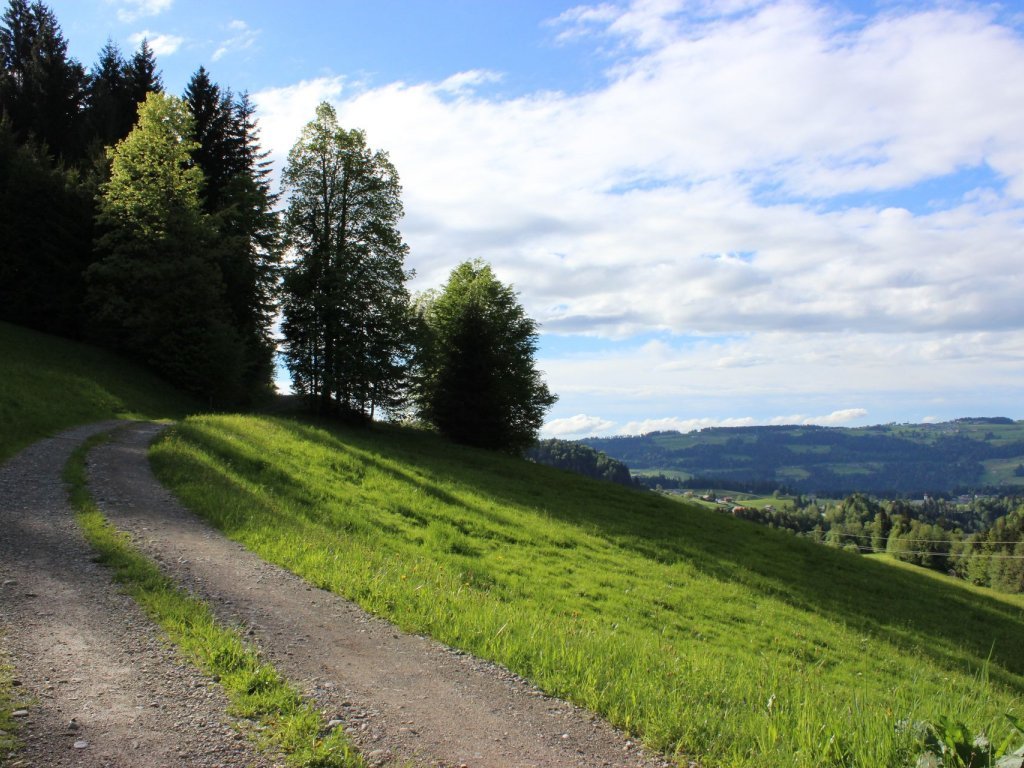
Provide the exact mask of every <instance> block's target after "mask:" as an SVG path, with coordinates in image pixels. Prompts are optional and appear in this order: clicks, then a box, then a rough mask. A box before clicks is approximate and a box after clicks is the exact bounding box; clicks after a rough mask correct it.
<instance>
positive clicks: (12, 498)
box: [0, 422, 272, 768]
mask: <svg viewBox="0 0 1024 768" xmlns="http://www.w3.org/2000/svg"><path fill="white" fill-rule="evenodd" d="M121 424H124V422H105V423H101V424H94V425H90V426H87V427H79V428H76V429H72V430H69V431H67V432H64V433H62V434H60V435H58V436H57V437H54V438H50V439H47V440H43V441H41V442H39V443H37V444H35V445H33V446H31V447H30V448H28V449H26V450H24V451H22V452H21V453H19V454H18V455H17V456H14V457H13V458H11V459H10V460H9V461H7V462H6V463H4V464H3V465H0V648H2V649H3V651H4V652H5V653H4V655H5V656H6V657H7V658H8V660H9V661H10V662H11V663H12V665H13V667H14V677H15V680H16V682H17V684H18V685H19V686H20V688H19V691H20V693H21V694H24V696H23V698H24V700H26V701H28V702H29V703H28V705H27V706H26V707H25V710H26V712H25V714H24V715H23V716H21V717H20V718H19V719H20V720H21V722H22V726H21V729H20V731H19V737H20V738H21V740H22V741H23V742H24V744H25V748H24V749H23V750H21V751H20V752H18V753H17V754H16V755H15V756H14V757H13V758H12V760H11V761H10V766H12V768H13V767H14V766H81V767H82V768H93V767H94V766H95V767H96V768H99V767H101V766H103V767H106V768H121V767H122V766H123V767H124V768H128V766H144V767H148V766H154V767H162V766H167V767H168V768H171V767H172V766H173V767H174V768H178V767H179V766H200V767H202V766H270V765H271V764H272V763H271V762H269V761H268V760H266V759H265V758H262V757H259V756H258V755H256V754H255V753H254V752H253V751H252V749H251V747H250V745H249V743H248V741H247V740H246V739H243V738H242V737H241V736H240V735H239V734H238V733H237V732H236V731H235V730H234V729H233V728H232V727H231V723H230V721H229V720H228V718H227V717H226V715H225V709H226V706H227V701H226V699H224V697H223V695H222V694H221V693H220V690H219V688H218V687H217V686H215V685H212V684H210V683H209V682H208V681H207V680H206V678H204V677H203V676H201V675H200V674H199V673H198V672H196V671H195V670H194V669H193V668H192V667H190V666H189V665H187V664H185V663H183V662H182V661H181V660H180V659H179V658H177V656H176V655H175V653H174V652H173V651H172V650H171V649H170V648H169V647H168V646H167V645H166V644H165V643H164V642H163V641H162V640H161V638H160V635H159V631H158V630H157V629H156V628H155V627H154V625H153V624H152V623H151V622H150V621H149V620H148V619H147V618H146V616H145V615H144V614H143V613H142V611H141V610H140V609H139V608H138V607H137V606H136V605H135V603H134V602H133V601H132V600H131V599H130V598H129V597H127V596H125V595H123V594H120V593H119V592H118V591H117V589H116V587H115V586H114V585H113V584H112V582H111V572H110V570H109V569H106V568H104V567H102V566H100V565H97V564H96V563H94V562H93V561H92V557H93V553H92V551H91V550H90V548H89V546H88V544H87V543H86V541H85V539H84V537H83V536H82V533H81V531H80V529H79V528H78V525H77V524H76V523H75V520H74V515H73V512H72V510H71V508H70V506H69V504H68V502H67V495H66V491H65V488H64V485H63V483H62V482H61V479H60V474H61V471H62V469H63V467H64V464H65V462H66V461H67V459H68V457H69V456H70V454H71V452H72V451H73V450H74V448H75V447H77V446H78V445H79V444H80V443H81V442H82V441H83V440H85V439H86V438H87V437H88V436H90V435H92V434H95V433H97V432H101V431H104V430H109V429H111V428H113V427H116V426H119V425H121ZM134 434H137V432H135V433H133V435H134Z"/></svg>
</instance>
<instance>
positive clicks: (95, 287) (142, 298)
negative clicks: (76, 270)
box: [87, 93, 242, 405]
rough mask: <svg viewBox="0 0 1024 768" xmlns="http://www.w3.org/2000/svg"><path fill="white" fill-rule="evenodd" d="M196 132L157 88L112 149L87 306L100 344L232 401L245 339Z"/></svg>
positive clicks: (192, 388) (212, 398) (180, 107)
mask: <svg viewBox="0 0 1024 768" xmlns="http://www.w3.org/2000/svg"><path fill="white" fill-rule="evenodd" d="M192 133H193V126H192V117H191V115H190V113H189V111H188V108H187V107H186V106H185V104H184V103H183V102H182V101H181V100H180V99H178V98H175V97H173V96H165V95H163V94H161V93H150V94H149V95H148V96H147V98H146V100H145V102H144V103H143V104H142V106H141V107H140V108H139V114H138V121H137V123H136V126H135V128H134V129H132V132H131V133H129V134H128V136H127V137H126V138H125V139H124V140H123V141H121V142H119V143H118V144H117V146H116V147H114V148H112V149H111V150H110V152H109V155H110V179H109V181H107V182H106V183H105V184H103V185H102V187H101V197H100V200H99V216H98V221H99V224H100V226H101V227H102V229H103V234H102V236H101V237H100V239H99V240H98V248H97V250H98V254H97V255H98V256H99V257H100V258H99V261H97V262H96V263H95V264H93V265H92V266H91V267H90V268H89V271H88V275H87V277H88V288H89V295H88V306H89V309H90V313H91V319H92V329H93V332H94V333H95V334H96V336H97V338H98V340H99V341H101V342H103V343H106V344H108V345H110V346H112V347H114V348H115V349H118V350H120V351H122V352H124V353H126V354H129V355H131V356H133V357H135V358H136V359H139V360H141V361H143V362H145V363H147V364H148V365H150V366H151V367H152V368H153V369H155V370H156V371H157V372H158V373H160V374H162V375H163V376H164V377H165V378H167V379H168V380H169V381H171V382H172V383H174V384H176V385H178V386H180V387H182V388H183V389H185V390H187V391H189V392H192V393H193V394H196V395H198V396H201V397H204V398H207V399H208V400H209V402H210V403H211V404H214V405H227V404H232V403H234V402H236V401H237V400H238V399H239V397H240V391H241V388H242V385H241V368H242V363H241V352H240V347H241V345H240V343H239V339H238V336H237V334H236V333H235V331H234V329H233V328H232V327H231V323H230V320H229V317H228V313H227V311H226V309H225V306H224V301H223V292H224V290H223V281H222V279H221V272H220V268H219V267H218V265H217V264H216V262H215V260H214V258H213V257H212V256H211V255H210V244H211V241H212V240H213V238H214V233H213V230H212V227H211V224H210V221H209V218H208V217H207V215H206V214H205V213H203V211H202V207H201V203H200V190H201V188H202V183H203V174H202V170H201V169H200V168H199V167H198V166H196V165H195V164H194V163H193V162H192V158H191V152H192V151H193V150H194V148H195V145H194V142H193V141H192V140H191V138H190V137H191V135H192Z"/></svg>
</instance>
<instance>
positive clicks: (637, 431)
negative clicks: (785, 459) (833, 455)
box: [620, 408, 868, 435]
mask: <svg viewBox="0 0 1024 768" xmlns="http://www.w3.org/2000/svg"><path fill="white" fill-rule="evenodd" d="M867 414H868V412H867V411H866V410H865V409H863V408H847V409H844V410H841V411H833V412H832V413H830V414H828V415H827V416H799V415H798V416H773V417H771V418H767V419H758V418H755V417H753V416H739V417H730V418H710V417H704V418H698V419H683V418H677V417H666V418H661V419H643V420H640V421H631V422H629V423H627V424H626V425H625V426H623V428H622V429H621V430H620V434H624V435H644V434H647V433H649V432H664V431H672V430H674V431H676V432H695V431H697V430H701V429H707V428H709V427H752V426H757V425H769V426H772V425H774V426H789V425H812V424H814V425H818V426H823V427H835V426H839V425H840V424H849V423H850V422H854V421H858V422H862V423H863V420H864V417H865V416H867Z"/></svg>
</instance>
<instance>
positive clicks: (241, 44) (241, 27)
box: [212, 19, 260, 61]
mask: <svg viewBox="0 0 1024 768" xmlns="http://www.w3.org/2000/svg"><path fill="white" fill-rule="evenodd" d="M228 30H229V31H230V32H231V33H232V34H231V37H229V38H228V39H227V40H225V41H224V42H222V43H221V44H220V45H219V46H218V47H217V50H215V51H214V52H213V56H212V58H213V60H214V61H220V60H221V59H222V58H224V57H225V56H227V55H228V54H229V53H235V52H237V51H244V50H246V49H248V48H252V46H253V45H255V44H256V39H257V38H258V37H259V34H260V30H258V29H252V28H251V27H250V26H249V25H248V24H246V23H245V22H244V21H241V20H239V19H236V20H234V21H232V22H230V23H229V24H228Z"/></svg>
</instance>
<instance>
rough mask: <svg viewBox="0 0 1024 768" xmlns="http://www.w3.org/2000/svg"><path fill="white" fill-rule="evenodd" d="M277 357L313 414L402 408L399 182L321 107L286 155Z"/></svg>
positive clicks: (405, 348)
mask: <svg viewBox="0 0 1024 768" xmlns="http://www.w3.org/2000/svg"><path fill="white" fill-rule="evenodd" d="M283 182H284V188H285V189H286V190H287V191H288V192H289V193H290V199H289V204H288V209H287V212H286V214H285V234H286V239H287V244H288V245H289V246H291V248H292V249H294V252H295V257H296V258H295V261H294V263H293V264H292V265H291V266H290V267H289V268H288V269H287V270H286V273H285V282H284V296H283V310H284V320H283V324H282V330H283V333H284V353H285V359H286V362H287V364H288V367H289V370H290V371H291V374H292V382H293V387H294V389H295V391H296V392H298V393H300V394H302V395H304V396H306V398H307V400H308V402H309V404H310V406H311V407H312V408H313V409H314V410H315V411H316V412H318V413H322V414H334V415H346V416H356V417H359V418H366V417H369V418H373V416H374V413H375V410H376V409H377V408H383V409H385V410H393V409H395V408H397V407H398V406H399V405H400V403H401V400H402V392H403V385H404V381H405V360H406V358H407V357H408V355H409V344H408V334H407V320H408V301H409V297H408V292H407V291H406V288H405V282H406V280H407V279H408V278H409V277H410V275H409V273H407V272H406V271H405V269H404V266H403V265H404V259H405V254H406V252H407V251H408V247H407V246H406V244H405V243H404V242H403V241H402V237H401V234H400V232H399V231H398V222H399V220H400V219H401V217H402V202H401V186H400V184H399V181H398V173H397V171H396V170H395V167H394V166H393V165H392V164H391V161H390V160H389V159H388V156H387V154H386V153H384V152H381V151H377V152H374V151H371V150H370V148H369V147H368V146H367V144H366V136H365V134H364V133H363V132H362V131H359V130H345V129H343V128H341V127H339V125H338V121H337V115H336V114H335V111H334V109H333V108H332V107H331V106H330V105H328V104H326V103H324V104H321V105H320V106H319V107H317V111H316V118H315V119H314V120H313V121H312V122H310V123H309V124H307V125H306V127H305V128H304V129H303V131H302V135H301V136H300V138H299V141H298V143H296V145H295V146H294V147H293V148H292V150H291V152H290V153H289V155H288V165H287V167H286V168H285V170H284V175H283Z"/></svg>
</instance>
